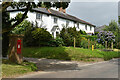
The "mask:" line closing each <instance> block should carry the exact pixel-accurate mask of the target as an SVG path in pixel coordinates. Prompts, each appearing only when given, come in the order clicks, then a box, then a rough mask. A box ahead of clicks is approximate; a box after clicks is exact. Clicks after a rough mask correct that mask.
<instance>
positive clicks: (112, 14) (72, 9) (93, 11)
mask: <svg viewBox="0 0 120 80" xmlns="http://www.w3.org/2000/svg"><path fill="white" fill-rule="evenodd" d="M66 11H67V13H68V14H71V15H73V16H76V17H78V18H80V19H83V20H85V21H87V22H90V23H92V24H94V25H96V26H102V25H108V24H109V22H110V21H111V20H116V21H118V2H71V3H70V5H69V7H68V8H67V9H66Z"/></svg>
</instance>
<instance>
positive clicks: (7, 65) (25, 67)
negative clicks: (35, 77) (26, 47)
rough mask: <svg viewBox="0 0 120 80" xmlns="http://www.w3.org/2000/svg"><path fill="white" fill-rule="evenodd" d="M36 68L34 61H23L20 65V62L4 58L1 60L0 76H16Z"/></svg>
mask: <svg viewBox="0 0 120 80" xmlns="http://www.w3.org/2000/svg"><path fill="white" fill-rule="evenodd" d="M36 69H37V67H36V65H35V64H34V63H30V62H23V63H22V64H21V65H20V64H15V63H12V62H10V61H9V60H6V59H3V60H2V77H3V78H11V77H16V76H18V75H22V74H24V73H28V72H33V71H35V70H36Z"/></svg>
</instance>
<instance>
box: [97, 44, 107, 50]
mask: <svg viewBox="0 0 120 80" xmlns="http://www.w3.org/2000/svg"><path fill="white" fill-rule="evenodd" d="M104 48H105V47H104V46H103V45H102V44H96V49H104Z"/></svg>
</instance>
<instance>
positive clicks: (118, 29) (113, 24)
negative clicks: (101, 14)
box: [103, 20, 120, 47]
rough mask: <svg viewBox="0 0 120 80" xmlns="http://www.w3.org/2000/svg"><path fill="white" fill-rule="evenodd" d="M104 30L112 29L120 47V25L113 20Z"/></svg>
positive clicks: (116, 44)
mask: <svg viewBox="0 0 120 80" xmlns="http://www.w3.org/2000/svg"><path fill="white" fill-rule="evenodd" d="M103 30H104V31H111V32H112V33H113V34H114V35H115V40H116V43H115V47H118V46H120V45H118V43H119V42H120V35H119V34H120V27H119V26H118V23H117V22H116V21H115V20H112V21H111V22H110V23H109V25H108V26H107V25H106V27H105V28H104V29H103Z"/></svg>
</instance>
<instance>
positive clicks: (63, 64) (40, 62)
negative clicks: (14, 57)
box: [25, 58, 80, 71]
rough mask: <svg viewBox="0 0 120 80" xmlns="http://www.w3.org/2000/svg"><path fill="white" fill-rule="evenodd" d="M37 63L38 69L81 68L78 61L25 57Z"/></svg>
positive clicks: (62, 69) (60, 69) (61, 69)
mask: <svg viewBox="0 0 120 80" xmlns="http://www.w3.org/2000/svg"><path fill="white" fill-rule="evenodd" d="M25 60H27V61H30V62H33V63H35V64H36V65H37V67H38V71H64V70H80V69H79V68H78V64H77V63H73V62H70V61H63V60H55V59H44V58H42V59H39V58H25Z"/></svg>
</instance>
